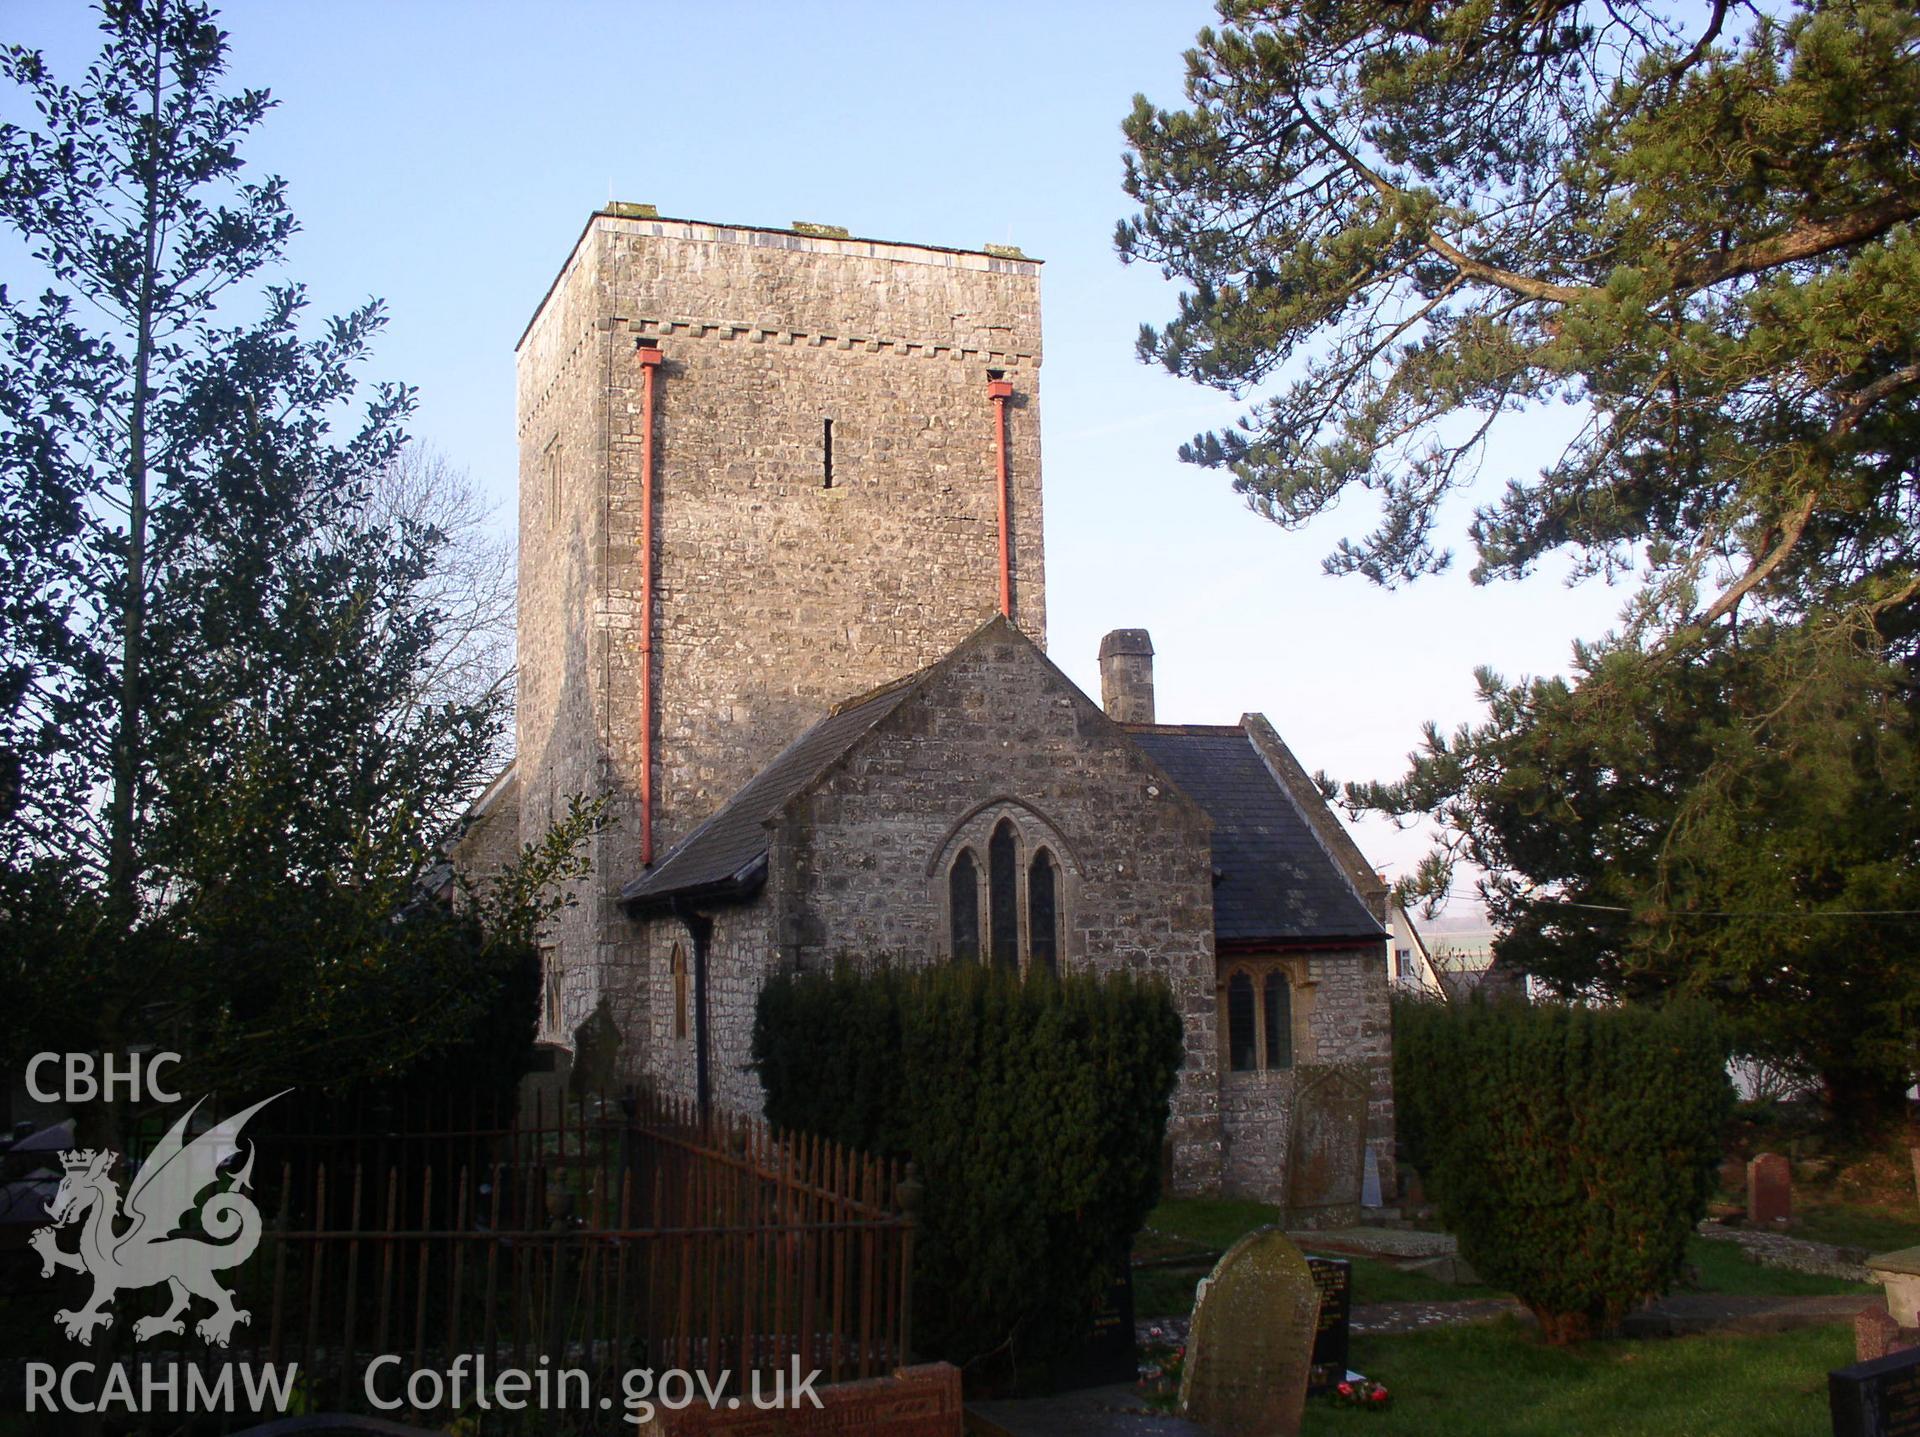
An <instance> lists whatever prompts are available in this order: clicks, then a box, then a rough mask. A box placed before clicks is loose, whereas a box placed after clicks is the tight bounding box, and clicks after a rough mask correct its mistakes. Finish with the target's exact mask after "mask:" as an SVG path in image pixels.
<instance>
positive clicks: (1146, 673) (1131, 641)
mask: <svg viewBox="0 0 1920 1437" xmlns="http://www.w3.org/2000/svg"><path fill="white" fill-rule="evenodd" d="M1100 706H1101V707H1102V708H1104V709H1105V710H1106V711H1107V717H1108V718H1110V719H1112V720H1113V721H1114V722H1115V723H1152V722H1153V640H1152V639H1150V638H1148V637H1147V631H1146V630H1145V629H1115V630H1114V631H1113V632H1112V633H1110V634H1108V635H1107V636H1106V637H1105V638H1104V639H1102V640H1101V641H1100Z"/></svg>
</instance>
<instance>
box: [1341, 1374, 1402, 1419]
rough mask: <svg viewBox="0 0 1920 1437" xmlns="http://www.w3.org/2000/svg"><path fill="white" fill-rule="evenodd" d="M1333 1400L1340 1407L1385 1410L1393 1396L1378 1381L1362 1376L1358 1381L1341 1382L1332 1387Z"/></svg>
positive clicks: (1391, 1402)
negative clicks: (1368, 1379) (1371, 1380)
mask: <svg viewBox="0 0 1920 1437" xmlns="http://www.w3.org/2000/svg"><path fill="white" fill-rule="evenodd" d="M1333 1400H1334V1403H1335V1405H1337V1406H1340V1407H1364V1408H1365V1409H1366V1410H1367V1411H1369V1412H1385V1411H1386V1410H1387V1409H1388V1408H1389V1407H1391V1406H1392V1405H1393V1396H1392V1394H1391V1393H1389V1392H1388V1391H1387V1389H1386V1387H1385V1386H1384V1385H1383V1384H1381V1383H1378V1382H1369V1381H1367V1379H1366V1378H1364V1377H1362V1378H1361V1379H1360V1380H1359V1381H1358V1382H1342V1383H1341V1384H1340V1385H1339V1386H1338V1387H1336V1388H1334V1389H1333Z"/></svg>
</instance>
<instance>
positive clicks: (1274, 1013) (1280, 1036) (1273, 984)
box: [1261, 968, 1293, 1068]
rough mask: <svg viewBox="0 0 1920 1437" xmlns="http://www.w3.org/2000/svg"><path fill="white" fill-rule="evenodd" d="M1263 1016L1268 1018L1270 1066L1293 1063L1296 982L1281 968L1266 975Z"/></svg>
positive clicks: (1275, 1066)
mask: <svg viewBox="0 0 1920 1437" xmlns="http://www.w3.org/2000/svg"><path fill="white" fill-rule="evenodd" d="M1262 998H1263V1000H1264V1001H1263V1003H1262V1005H1261V1007H1262V1014H1261V1016H1262V1017H1263V1018H1264V1019H1265V1020H1266V1029H1267V1067H1268V1068H1291V1067H1292V1066H1293V985H1292V984H1291V983H1289V982H1287V975H1286V974H1284V973H1282V972H1281V971H1280V970H1279V969H1277V968H1276V969H1274V970H1273V971H1272V972H1270V973H1268V974H1267V983H1266V992H1265V993H1264V994H1262Z"/></svg>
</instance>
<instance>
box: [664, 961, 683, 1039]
mask: <svg viewBox="0 0 1920 1437" xmlns="http://www.w3.org/2000/svg"><path fill="white" fill-rule="evenodd" d="M668 968H669V971H671V972H672V974H673V1036H674V1037H676V1038H684V1037H686V1036H687V953H686V950H685V949H684V948H682V947H681V946H680V945H679V944H678V943H676V944H674V945H673V957H672V958H671V959H670V960H669V962H668Z"/></svg>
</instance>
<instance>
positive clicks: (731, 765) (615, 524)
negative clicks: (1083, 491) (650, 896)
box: [516, 205, 1046, 1031]
mask: <svg viewBox="0 0 1920 1437" xmlns="http://www.w3.org/2000/svg"><path fill="white" fill-rule="evenodd" d="M517 360H518V364H517V387H518V429H519V447H520V504H519V521H520V574H519V584H520V608H519V673H520V676H521V677H520V687H519V691H518V695H517V704H518V717H517V735H516V739H517V745H516V747H517V753H518V759H517V770H518V785H519V805H520V826H521V834H522V838H523V840H531V839H533V838H535V837H537V836H538V834H539V833H540V832H541V831H543V830H544V828H545V826H546V824H547V823H548V821H549V820H550V818H551V817H552V816H555V815H556V814H557V813H558V812H559V811H560V810H561V809H562V807H563V806H564V803H565V799H566V795H568V794H569V793H576V792H578V793H588V794H605V795H606V796H607V797H608V799H609V803H610V809H611V812H612V815H613V817H614V819H615V820H616V824H617V826H616V827H615V828H614V829H613V830H612V831H610V832H609V833H607V834H605V835H603V836H602V837H601V839H600V840H599V841H598V842H597V844H596V852H595V853H594V855H593V856H594V867H595V872H594V875H593V877H592V879H591V880H590V881H589V883H588V884H587V885H586V886H585V891H583V893H582V896H581V902H580V904H579V905H578V906H577V907H576V908H574V909H570V910H568V911H566V912H564V913H563V914H561V915H560V917H559V919H558V921H557V922H556V924H555V933H554V935H553V938H554V942H555V944H556V953H557V957H558V960H559V962H558V967H559V968H560V969H561V970H562V971H563V972H564V973H565V974H566V979H567V983H566V987H567V992H566V995H565V1001H564V1009H565V1012H564V1016H563V1017H560V1018H559V1023H560V1024H563V1025H564V1031H570V1030H571V1028H572V1027H573V1026H574V1025H576V1024H578V1023H579V1022H580V1021H582V1019H583V1018H584V1017H585V1016H586V1014H587V1012H590V1011H591V1008H592V1006H593V1003H594V1002H595V1001H597V996H598V994H599V993H600V992H602V991H607V990H608V989H609V988H611V987H614V986H617V985H615V984H611V983H609V982H608V981H607V979H608V977H609V976H610V975H608V974H607V972H606V970H607V969H608V968H610V967H614V966H618V965H620V964H622V963H623V962H626V961H629V958H628V957H627V955H623V954H622V953H621V952H620V951H619V950H620V948H621V947H622V946H623V942H624V940H623V938H622V936H621V935H622V934H623V932H624V929H625V927H626V925H624V924H622V923H619V922H616V921H613V919H614V917H615V913H614V907H613V904H614V895H615V894H617V893H618V892H619V890H620V888H621V886H622V885H623V884H625V883H627V882H630V881H632V880H633V879H635V878H637V877H639V876H641V875H642V874H643V873H644V872H645V871H646V860H647V859H649V858H651V859H653V860H655V861H657V860H658V858H659V857H661V856H662V855H664V854H665V852H666V851H667V850H668V849H669V848H670V847H671V846H672V845H673V843H675V842H676V841H677V840H678V839H680V838H682V837H684V836H685V835H686V834H687V833H689V832H690V831H691V830H692V829H693V828H694V827H696V826H697V825H698V824H699V823H701V822H702V821H703V820H704V819H706V818H707V817H708V816H709V815H710V814H711V813H713V812H714V811H715V810H716V809H717V808H719V807H720V805H721V804H723V803H724V802H726V800H727V799H728V798H730V797H731V796H732V795H733V794H734V793H735V792H736V791H737V790H738V789H739V788H740V787H741V786H742V785H744V784H745V783H746V782H747V780H748V779H750V778H751V777H752V776H753V774H754V773H755V772H757V771H758V770H759V769H760V768H761V767H762V766H763V765H764V764H765V763H766V762H767V761H768V760H769V759H771V758H772V757H773V756H774V755H775V754H777V753H779V752H780V750H781V749H782V748H784V747H785V746H786V745H787V744H788V743H789V742H790V741H792V740H793V739H794V738H795V737H796V736H798V735H799V734H801V733H802V732H804V731H805V730H806V729H807V728H808V726H809V725H811V724H813V723H814V722H815V721H817V720H818V719H819V718H820V717H821V715H822V714H823V713H824V712H825V711H826V710H827V709H828V708H829V707H830V706H831V705H833V704H834V703H836V702H838V701H839V700H841V699H843V698H845V697H846V696H847V695H849V694H853V693H857V692H860V691H861V690H863V689H865V688H869V687H871V686H874V685H877V684H881V683H884V682H887V681H889V680H892V679H895V678H897V677H898V676H899V675H900V674H902V673H905V672H908V671H910V670H913V669H916V668H919V667H921V666H924V665H926V664H929V663H931V662H933V661H935V660H936V659H938V658H940V657H941V656H942V655H944V654H945V653H947V652H948V651H950V650H951V649H953V648H954V646H955V645H957V644H958V643H959V642H960V641H961V640H962V639H963V638H965V637H966V636H967V635H968V634H969V633H971V632H972V631H973V630H974V629H976V628H977V627H978V626H979V625H980V624H981V622H982V621H983V620H985V619H986V618H987V617H988V616H989V615H991V614H993V613H994V612H996V611H999V610H1000V609H1001V608H1002V607H1003V604H1004V606H1005V607H1006V608H1007V610H1008V612H1009V614H1010V617H1011V618H1012V619H1013V621H1014V622H1015V623H1016V624H1017V625H1018V626H1019V627H1020V628H1021V629H1022V630H1023V631H1024V632H1025V633H1026V634H1027V635H1029V636H1030V637H1031V638H1033V639H1034V641H1035V642H1036V643H1039V644H1041V645H1042V646H1044V644H1045V641H1046V607H1045V605H1046V589H1045V564H1044V557H1043V552H1042V527H1041V526H1042V513H1041V487H1040V411H1039V368H1040V360H1041V345H1040V265H1039V263H1038V262H1037V261H1034V260H1030V259H1027V258H1025V257H1022V256H1019V255H1018V252H1017V251H1006V250H996V251H993V252H988V251H969V250H952V249H941V248H936V247H932V246H924V245H910V244H894V243H887V242H880V241H873V240H864V239H855V238H852V237H850V236H847V235H846V234H845V233H844V232H842V231H836V230H831V229H828V228H827V227H825V226H814V225H806V226H796V227H795V228H794V229H792V230H773V229H759V228H752V227H746V226H729V225H714V224H706V223H700V222H696V221H688V220H674V219H662V218H659V217H657V216H656V215H655V214H654V213H653V212H652V211H651V209H650V208H648V207H645V206H636V205H610V206H609V207H608V208H607V209H605V210H602V211H600V212H598V213H596V214H594V215H593V216H592V218H591V219H589V220H588V222H587V225H586V227H585V229H584V231H583V232H582V234H581V236H580V239H579V241H578V243H577V244H576V245H575V246H574V249H573V252H572V254H571V255H570V256H569V258H568V260H567V262H566V264H565V266H564V267H563V269H562V270H561V272H560V275H559V277H558V278H557V279H556V280H555V282H554V284H553V286H552V288H551V289H550V290H549V291H548V293H547V295H546V297H545V299H544V300H543V301H542V303H541V305H540V307H539V309H538V311H537V312H536V313H535V315H534V317H533V319H532V321H531V322H530V323H529V325H528V326H527V330H526V332H525V334H524V335H523V336H522V338H521V341H520V344H519V346H518V351H517Z"/></svg>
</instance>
